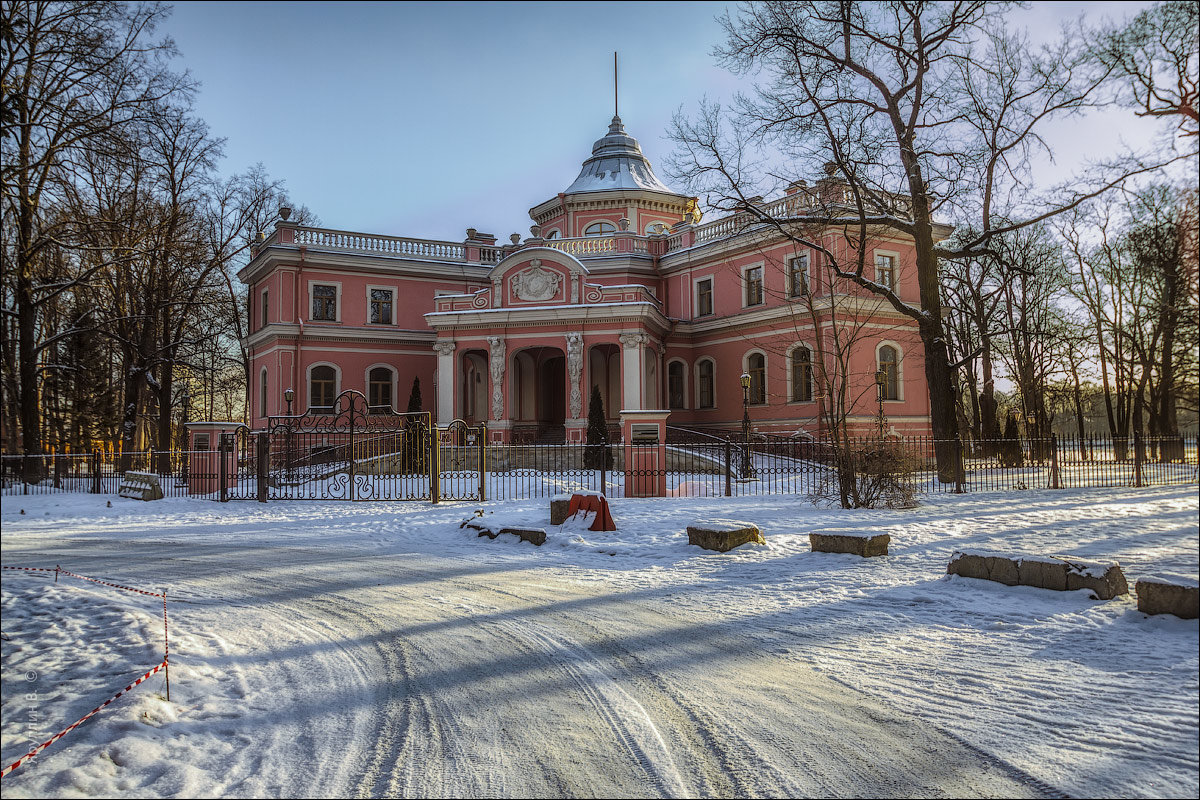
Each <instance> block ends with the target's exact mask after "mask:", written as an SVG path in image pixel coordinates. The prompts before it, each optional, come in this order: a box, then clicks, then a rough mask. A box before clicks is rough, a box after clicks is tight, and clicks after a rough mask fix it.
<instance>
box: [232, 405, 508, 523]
mask: <svg viewBox="0 0 1200 800" xmlns="http://www.w3.org/2000/svg"><path fill="white" fill-rule="evenodd" d="M486 442H487V428H486V427H485V426H482V425H479V426H473V425H468V424H467V423H465V422H463V421H462V420H454V421H453V422H451V423H450V424H449V425H448V426H446V428H444V429H443V430H441V431H439V430H438V429H437V427H436V426H434V424H433V420H432V417H431V415H430V414H429V412H425V411H421V412H415V413H414V412H409V413H400V412H398V411H396V410H395V409H393V408H391V407H380V406H371V405H368V403H367V398H366V397H364V396H363V394H362V393H361V392H358V391H355V390H353V389H349V390H347V391H344V392H342V393H341V394H340V395H338V396H337V398H336V399H335V400H334V402H333V405H332V406H329V407H328V408H321V409H310V410H309V412H308V413H305V414H298V415H295V416H278V417H270V418H269V425H268V428H267V430H266V431H262V432H258V433H253V432H251V431H249V430H248V429H245V428H242V429H239V430H238V431H237V433H236V434H228V435H226V437H225V438H224V439H223V440H222V442H221V446H222V450H223V457H222V458H221V462H220V463H221V464H222V465H228V467H227V468H226V470H225V472H224V474H223V475H222V478H221V481H220V484H221V487H222V490H221V499H222V500H227V499H237V500H260V501H263V502H266V501H267V500H429V501H432V502H435V503H436V502H438V501H439V500H443V499H445V500H483V499H485V498H486V484H485V482H484V475H485V470H486V458H487V452H486Z"/></svg>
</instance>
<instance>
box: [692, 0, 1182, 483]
mask: <svg viewBox="0 0 1200 800" xmlns="http://www.w3.org/2000/svg"><path fill="white" fill-rule="evenodd" d="M1001 8H1002V7H1001V6H993V5H990V4H988V3H985V2H981V1H979V0H959V1H958V2H948V3H915V4H914V3H902V2H896V3H879V4H875V3H870V4H868V3H848V2H843V1H841V0H837V1H824V0H810V1H809V2H762V3H753V4H746V5H743V6H742V7H741V9H740V11H739V12H738V13H737V14H736V15H729V14H726V15H724V16H723V17H721V19H720V21H721V23H722V24H723V26H724V28H725V31H726V35H727V41H726V43H725V44H724V45H723V46H722V47H720V48H718V50H717V55H718V57H719V59H720V61H721V62H722V63H723V64H724V65H725V66H727V67H729V68H730V69H732V70H733V71H735V72H737V73H740V74H751V73H754V74H760V75H763V76H764V78H765V82H763V83H760V84H759V86H758V87H757V89H756V91H755V94H754V96H752V97H741V98H739V101H738V104H737V107H736V108H735V109H734V110H733V111H732V112H730V113H729V114H726V113H725V112H724V111H723V110H722V109H721V108H720V107H719V106H716V105H712V104H706V105H704V106H702V108H701V110H700V112H699V117H698V118H697V119H695V120H689V119H686V118H684V117H683V116H682V115H677V117H676V120H675V123H674V126H673V134H672V135H673V138H674V140H675V141H676V143H677V145H678V147H677V152H676V155H675V157H674V159H673V162H672V165H671V167H672V172H673V173H674V174H675V175H676V176H677V177H679V178H681V179H682V180H684V181H686V182H687V183H688V184H689V185H690V186H691V187H692V188H693V190H695V191H697V192H698V193H700V192H702V193H704V195H705V197H706V199H707V200H708V202H709V204H710V205H712V206H714V207H716V208H717V209H721V210H726V211H742V212H744V213H745V214H746V215H747V217H748V218H749V219H752V220H754V221H756V222H765V223H768V224H773V225H776V226H778V227H779V228H780V229H786V227H787V226H788V225H789V224H791V223H793V222H794V220H793V219H792V218H790V217H789V216H787V215H786V214H783V215H781V214H772V213H768V211H767V207H766V206H763V205H762V204H756V203H754V202H751V200H752V199H754V196H756V195H759V194H763V193H765V192H764V191H763V189H764V188H766V189H771V188H772V187H773V186H774V185H777V184H779V183H781V182H789V181H790V180H792V179H795V178H796V177H799V174H797V172H799V171H805V172H808V173H810V174H811V172H812V171H813V168H814V167H815V166H816V165H817V164H827V165H828V167H829V170H830V172H831V173H832V174H834V175H837V176H838V177H839V178H840V179H841V180H842V181H843V182H844V184H845V186H846V194H845V197H844V202H843V203H842V204H841V206H840V207H839V208H838V209H837V213H836V214H833V215H831V216H829V217H828V218H827V219H825V220H823V221H824V222H826V223H827V224H830V225H839V226H850V227H851V228H852V229H854V233H855V234H856V235H857V237H858V238H859V239H860V240H865V239H866V238H867V234H868V230H869V229H877V230H886V231H889V232H891V233H892V234H898V235H902V236H904V237H906V238H908V239H910V240H911V241H912V242H913V243H914V248H915V254H916V255H915V259H916V271H917V280H918V284H919V287H920V300H919V302H918V303H917V304H910V303H906V302H904V301H903V300H901V299H900V298H899V297H898V296H897V295H896V293H895V292H894V291H892V290H891V289H890V288H889V287H887V286H884V285H881V284H879V283H877V282H876V281H874V280H873V279H872V276H871V275H870V273H869V271H868V270H867V269H866V267H867V264H866V260H865V253H864V252H862V251H860V253H859V258H858V260H857V263H854V264H853V265H850V267H851V268H848V269H845V270H844V271H843V272H841V273H840V275H839V276H840V277H843V278H845V279H847V280H851V281H853V282H855V283H856V284H858V285H859V286H861V287H863V288H864V289H866V290H868V291H870V292H873V293H875V294H877V295H879V296H880V297H881V298H882V299H883V300H884V301H885V302H887V303H888V304H890V305H891V307H892V308H894V309H895V310H896V311H897V312H899V313H901V314H903V315H905V316H907V317H908V318H910V319H912V320H914V321H915V322H916V323H917V326H918V328H919V331H920V335H921V340H922V343H923V344H924V348H925V377H926V382H927V384H928V387H929V394H930V414H931V424H932V428H933V432H934V436H935V438H936V439H938V440H941V441H944V442H946V444H945V445H943V446H941V447H939V449H938V473H939V477H940V478H941V479H942V480H943V481H951V480H953V479H954V477H955V471H956V470H955V466H956V465H955V461H954V453H955V448H953V447H952V446H951V444H950V442H949V441H948V440H951V439H953V438H954V437H955V436H956V433H957V420H956V415H955V400H954V398H955V393H956V390H955V379H954V370H953V364H952V362H951V360H950V354H949V350H948V347H947V335H946V331H945V327H944V325H943V319H942V305H943V292H942V288H941V285H940V282H939V270H938V262H939V259H943V258H961V257H965V256H971V255H976V254H979V253H982V252H987V251H988V249H989V247H990V246H991V244H992V242H993V240H994V239H995V238H996V237H997V236H1000V235H1003V234H1005V233H1008V232H1011V231H1014V230H1018V229H1020V228H1023V227H1027V226H1029V225H1032V224H1035V223H1037V222H1040V221H1043V220H1046V219H1049V218H1051V217H1053V216H1055V215H1057V214H1059V213H1062V212H1063V211H1064V210H1067V209H1070V208H1073V207H1075V206H1077V205H1078V204H1080V203H1082V202H1084V201H1085V200H1086V199H1088V198H1090V197H1094V196H1098V195H1099V194H1102V193H1104V192H1105V191H1108V190H1109V189H1111V188H1112V187H1114V186H1117V185H1119V184H1120V183H1121V182H1122V181H1124V180H1125V179H1127V178H1128V177H1130V176H1131V175H1136V174H1140V173H1143V172H1149V171H1153V170H1156V169H1159V168H1161V167H1162V166H1163V164H1164V162H1167V163H1169V162H1170V161H1171V160H1172V158H1178V156H1169V157H1164V158H1160V159H1152V160H1148V161H1137V160H1133V161H1131V162H1127V163H1122V164H1119V165H1116V166H1115V167H1114V168H1112V169H1097V170H1096V171H1095V172H1094V173H1093V174H1092V175H1091V176H1090V177H1089V179H1088V180H1085V181H1081V182H1078V183H1076V184H1074V185H1073V186H1072V187H1071V188H1070V189H1069V190H1066V191H1063V192H1061V193H1059V194H1058V195H1057V196H1056V197H1054V198H1052V199H1044V200H1042V201H1041V202H1040V203H1039V204H1038V205H1037V206H1034V205H1032V204H1031V203H1029V202H1026V201H1029V200H1032V198H1031V197H1030V196H1029V195H1030V194H1031V193H1030V192H1029V188H1028V185H1027V184H1025V181H1026V179H1027V177H1028V175H1029V159H1030V157H1031V155H1032V154H1033V153H1034V152H1036V151H1037V150H1038V149H1039V148H1041V147H1043V143H1042V141H1041V139H1040V138H1039V130H1040V129H1041V128H1043V127H1044V126H1045V124H1046V123H1047V122H1049V121H1052V120H1056V119H1059V118H1061V117H1063V116H1066V115H1070V114H1073V113H1077V112H1079V111H1082V110H1085V109H1087V108H1088V107H1090V106H1091V105H1092V104H1093V103H1095V102H1097V100H1098V91H1099V89H1100V87H1101V86H1102V85H1103V84H1104V82H1105V81H1106V80H1107V79H1108V77H1109V70H1108V69H1107V68H1105V67H1104V66H1103V65H1102V64H1097V63H1096V61H1095V60H1094V59H1089V58H1088V56H1087V53H1086V52H1085V48H1082V47H1081V46H1080V43H1079V41H1078V40H1074V39H1068V38H1064V40H1063V41H1061V42H1059V43H1058V44H1057V45H1055V46H1054V47H1053V48H1051V49H1049V50H1047V51H1045V52H1041V53H1039V52H1036V51H1034V50H1033V49H1032V48H1029V47H1028V46H1024V45H1023V43H1022V42H1020V41H1018V40H1016V39H1015V38H1014V37H1012V36H1011V35H1009V34H1007V33H1006V32H1005V26H1004V20H1003V17H1002V14H1001V13H1000V10H1001ZM725 125H728V126H729V127H730V128H731V129H732V131H733V133H732V134H729V135H726V134H725V133H724V129H725ZM756 154H758V155H756ZM762 154H769V155H768V156H766V159H765V160H764V156H763V155H762ZM780 158H782V159H786V160H787V163H786V165H785V166H779V165H778V163H777V162H778V161H779V159H780ZM771 159H774V161H772V160H771ZM785 173H786V174H785ZM1017 200H1020V201H1021V202H1019V203H1018V202H1017ZM998 205H1000V206H1003V207H1002V208H997V206H998ZM1023 211H1024V213H1022V212H1023ZM1001 212H1003V215H1004V216H1005V217H1006V218H1007V219H1008V220H1009V221H1007V222H1005V223H1004V224H1000V225H998V224H994V220H995V219H996V218H998V217H999V216H1000V215H1001ZM939 213H942V214H949V215H951V216H953V217H955V218H958V219H957V220H956V221H963V219H965V218H966V217H967V216H968V215H974V216H976V217H977V221H976V222H975V223H974V224H973V228H974V229H975V230H976V235H975V236H974V237H973V238H971V239H970V240H967V241H960V242H959V243H958V244H957V245H956V246H949V245H948V244H946V243H944V242H943V243H940V244H939V240H944V238H945V236H946V234H947V233H948V232H949V229H948V228H942V227H940V226H939V225H938V223H937V222H936V221H935V217H936V215H938V214H939ZM807 216H808V220H807V221H810V222H812V221H821V220H815V219H813V218H812V216H811V215H807Z"/></svg>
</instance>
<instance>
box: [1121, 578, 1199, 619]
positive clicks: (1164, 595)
mask: <svg viewBox="0 0 1200 800" xmlns="http://www.w3.org/2000/svg"><path fill="white" fill-rule="evenodd" d="M1134 591H1136V592H1137V603H1138V611H1141V612H1142V613H1143V614H1174V615H1175V616H1177V617H1180V618H1182V619H1196V618H1197V617H1200V587H1197V585H1196V581H1194V580H1190V579H1187V578H1178V577H1175V576H1171V577H1170V578H1167V577H1146V578H1138V581H1137V583H1136V584H1134Z"/></svg>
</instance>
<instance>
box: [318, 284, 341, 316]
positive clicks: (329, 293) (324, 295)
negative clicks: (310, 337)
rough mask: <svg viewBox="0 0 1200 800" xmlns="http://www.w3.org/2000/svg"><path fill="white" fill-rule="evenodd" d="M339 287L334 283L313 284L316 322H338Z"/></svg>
mask: <svg viewBox="0 0 1200 800" xmlns="http://www.w3.org/2000/svg"><path fill="white" fill-rule="evenodd" d="M337 296H338V287H337V286H336V285H334V284H327V283H314V284H313V285H312V319H313V320H314V321H316V322H337V305H338V304H337Z"/></svg>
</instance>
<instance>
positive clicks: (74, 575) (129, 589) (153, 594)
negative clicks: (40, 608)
mask: <svg viewBox="0 0 1200 800" xmlns="http://www.w3.org/2000/svg"><path fill="white" fill-rule="evenodd" d="M3 569H17V570H21V571H23V572H54V573H57V574H58V575H70V576H71V577H72V578H79V579H80V580H85V581H91V582H92V583H99V584H101V585H102V586H111V587H113V588H114V589H122V590H124V591H126V592H134V593H135V594H144V595H148V596H150V597H165V596H166V595H164V594H163V593H162V592H148V591H146V590H145V589H134V588H133V587H132V586H122V585H121V584H119V583H109V582H108V581H102V580H100V579H99V578H89V577H88V576H87V575H79V574H78V573H75V572H70V571H69V570H65V569H62V568H61V567H55V568H54V569H51V568H50V567H4V568H3Z"/></svg>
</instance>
